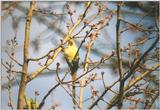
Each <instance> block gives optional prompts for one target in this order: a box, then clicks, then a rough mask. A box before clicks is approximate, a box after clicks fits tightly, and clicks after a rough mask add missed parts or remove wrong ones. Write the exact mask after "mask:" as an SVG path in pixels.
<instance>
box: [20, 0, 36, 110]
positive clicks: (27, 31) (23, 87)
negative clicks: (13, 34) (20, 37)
mask: <svg viewBox="0 0 160 110" xmlns="http://www.w3.org/2000/svg"><path fill="white" fill-rule="evenodd" d="M34 9H35V2H34V1H32V2H31V3H30V8H29V10H28V14H27V19H26V27H25V40H24V52H23V54H24V56H23V57H24V62H23V68H22V72H23V73H24V74H22V77H21V83H20V88H19V94H18V104H17V108H18V109H23V104H24V95H25V90H26V81H27V69H28V57H29V40H30V25H31V20H32V15H33V11H34Z"/></svg>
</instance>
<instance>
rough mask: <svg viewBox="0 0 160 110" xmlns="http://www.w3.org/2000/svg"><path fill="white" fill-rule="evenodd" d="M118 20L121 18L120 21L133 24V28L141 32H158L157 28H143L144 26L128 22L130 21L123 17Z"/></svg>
mask: <svg viewBox="0 0 160 110" xmlns="http://www.w3.org/2000/svg"><path fill="white" fill-rule="evenodd" d="M120 20H121V21H122V22H124V23H127V24H129V25H131V26H133V27H134V28H135V29H137V30H139V31H142V32H153V31H155V32H159V30H155V29H146V28H144V27H141V26H138V25H135V24H133V23H130V22H128V21H126V20H124V19H122V18H121V19H120Z"/></svg>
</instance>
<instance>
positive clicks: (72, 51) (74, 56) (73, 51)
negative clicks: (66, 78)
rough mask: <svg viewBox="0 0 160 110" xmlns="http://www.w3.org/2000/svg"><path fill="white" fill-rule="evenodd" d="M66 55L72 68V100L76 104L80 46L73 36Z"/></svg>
mask: <svg viewBox="0 0 160 110" xmlns="http://www.w3.org/2000/svg"><path fill="white" fill-rule="evenodd" d="M64 57H65V59H66V62H67V64H68V66H69V68H70V72H71V73H70V74H71V77H72V81H73V82H72V94H73V97H72V101H73V104H74V106H75V105H76V100H75V99H76V88H75V82H74V81H75V80H76V78H77V70H78V65H79V54H78V48H77V45H76V43H75V42H74V40H73V39H72V38H70V39H69V40H68V42H67V47H66V48H64Z"/></svg>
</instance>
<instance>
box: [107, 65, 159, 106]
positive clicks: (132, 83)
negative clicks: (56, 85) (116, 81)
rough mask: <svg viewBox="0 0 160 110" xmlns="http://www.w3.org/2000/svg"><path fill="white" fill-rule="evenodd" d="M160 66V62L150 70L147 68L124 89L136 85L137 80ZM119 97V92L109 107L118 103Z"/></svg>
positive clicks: (125, 89)
mask: <svg viewBox="0 0 160 110" xmlns="http://www.w3.org/2000/svg"><path fill="white" fill-rule="evenodd" d="M159 67H160V64H156V65H154V66H153V67H151V69H150V71H149V70H147V71H145V72H144V73H142V74H141V75H140V76H139V77H137V78H135V79H134V80H133V81H131V83H130V84H129V85H127V86H125V87H124V91H127V90H129V89H130V88H131V87H132V86H134V85H135V84H136V83H137V82H139V81H141V80H142V79H143V78H144V77H146V76H147V75H148V74H150V73H151V72H152V71H154V70H156V69H157V68H159ZM118 99H119V94H118V95H115V96H114V97H113V98H112V100H111V101H110V104H111V105H109V106H108V107H107V109H110V108H112V107H113V106H114V105H115V104H117V103H118Z"/></svg>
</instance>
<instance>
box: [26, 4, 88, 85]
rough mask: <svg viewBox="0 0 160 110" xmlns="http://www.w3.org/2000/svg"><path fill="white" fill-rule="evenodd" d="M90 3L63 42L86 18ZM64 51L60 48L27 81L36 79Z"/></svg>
mask: <svg viewBox="0 0 160 110" xmlns="http://www.w3.org/2000/svg"><path fill="white" fill-rule="evenodd" d="M89 3H90V4H89V5H88V6H87V7H86V9H85V11H84V13H83V15H80V16H79V18H78V20H77V21H76V23H75V24H74V26H73V27H72V28H71V29H70V31H69V32H68V34H67V36H66V37H65V39H64V40H63V43H65V42H66V41H67V40H68V39H69V38H70V37H71V35H72V33H73V31H74V30H75V29H76V28H77V26H78V25H79V24H80V23H81V22H82V21H83V20H84V17H85V16H86V12H87V10H88V8H89V7H90V5H91V2H89ZM61 51H62V48H58V49H57V50H56V51H55V53H54V55H53V56H52V57H51V59H49V60H48V62H47V63H46V65H44V66H42V67H41V68H39V69H38V70H37V71H35V72H34V73H32V74H31V75H30V76H29V77H28V79H27V82H30V81H31V80H32V79H34V78H35V77H37V76H38V75H39V74H40V73H41V72H42V71H43V70H44V69H46V68H47V67H48V66H49V65H50V64H52V62H53V61H54V60H55V59H56V57H57V56H58V54H59V53H60V52H61Z"/></svg>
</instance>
